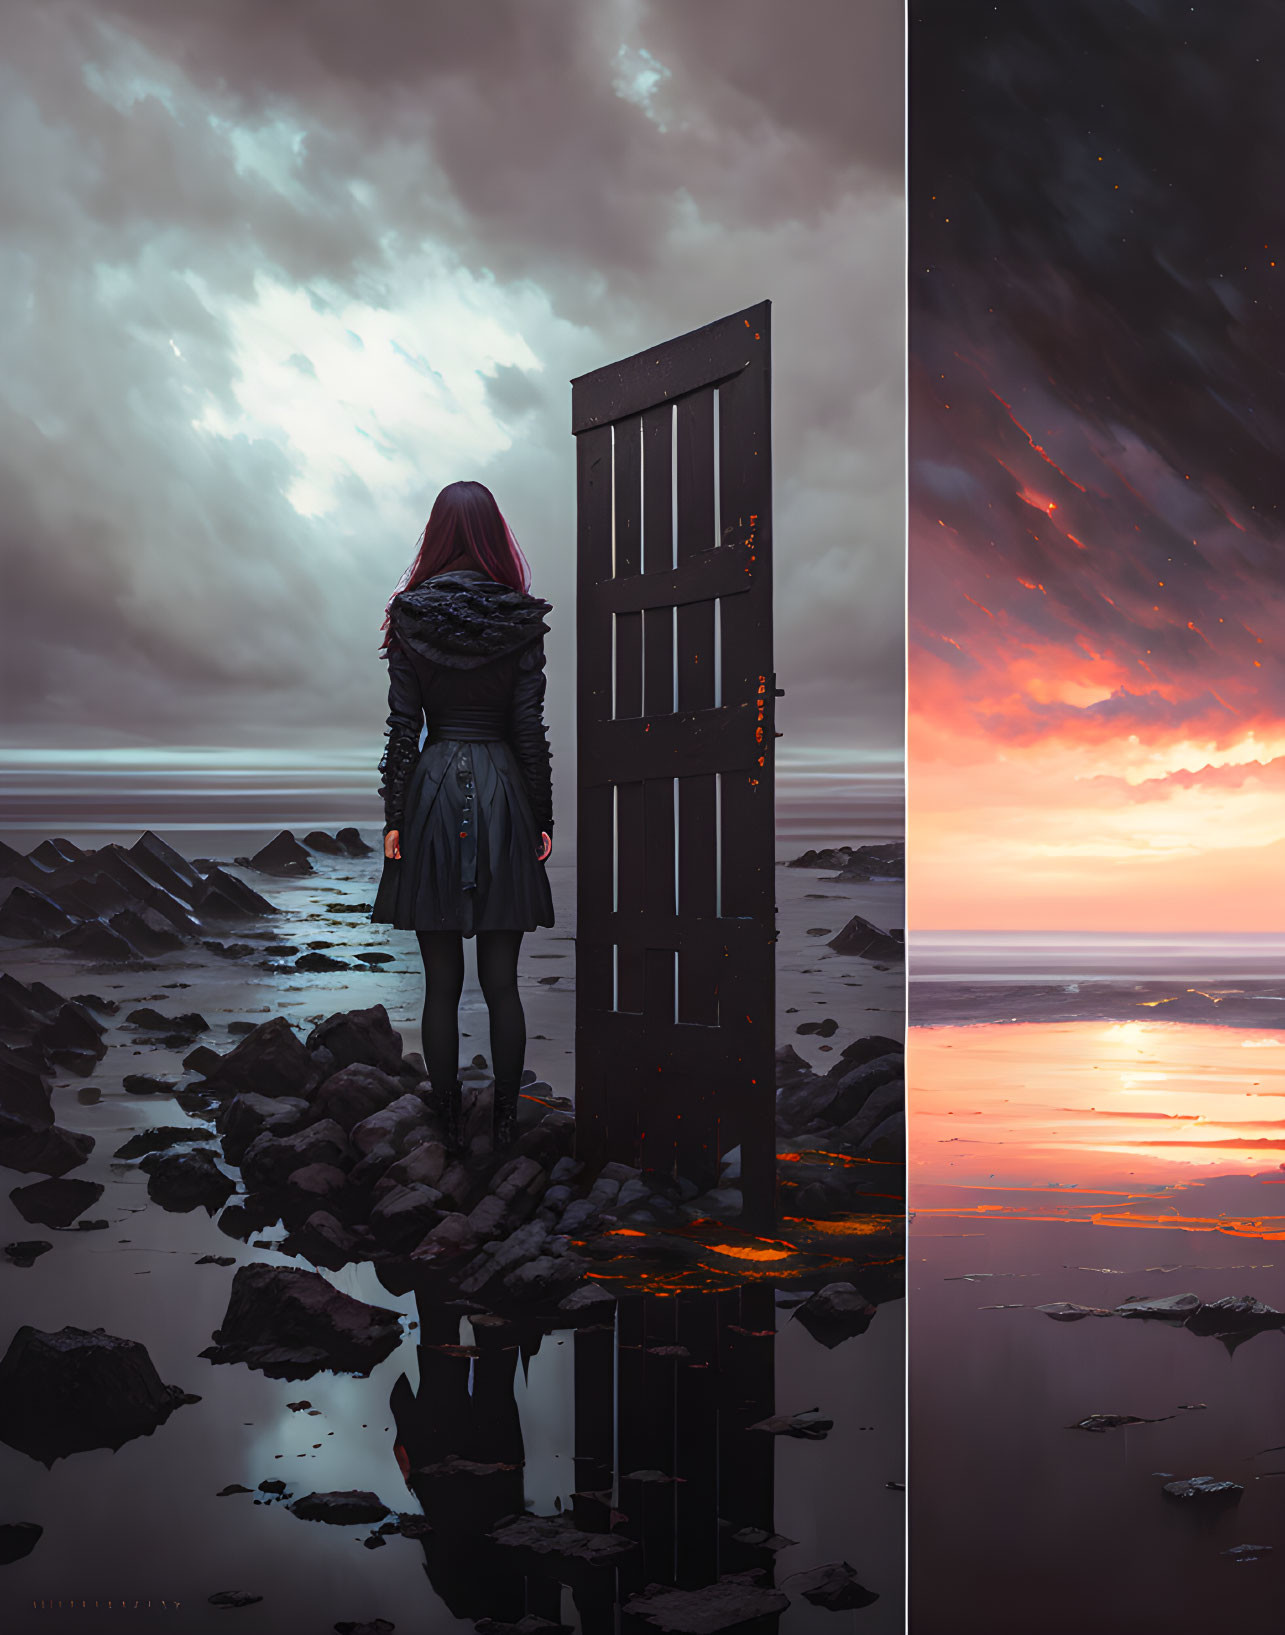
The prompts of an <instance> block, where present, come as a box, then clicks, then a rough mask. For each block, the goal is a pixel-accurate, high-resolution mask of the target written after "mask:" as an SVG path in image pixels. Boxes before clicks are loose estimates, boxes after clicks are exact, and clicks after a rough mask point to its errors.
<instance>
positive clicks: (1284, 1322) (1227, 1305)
mask: <svg viewBox="0 0 1285 1635" xmlns="http://www.w3.org/2000/svg"><path fill="white" fill-rule="evenodd" d="M1187 1327H1188V1328H1189V1329H1190V1330H1191V1332H1192V1333H1193V1334H1208V1335H1215V1336H1220V1337H1221V1336H1223V1335H1232V1334H1255V1333H1257V1332H1258V1331H1259V1330H1260V1329H1273V1328H1282V1327H1285V1312H1279V1311H1277V1310H1276V1308H1275V1307H1274V1306H1268V1305H1265V1304H1264V1303H1263V1302H1262V1301H1261V1300H1256V1299H1255V1298H1254V1296H1253V1295H1252V1294H1229V1295H1224V1296H1223V1298H1222V1299H1221V1300H1209V1301H1206V1302H1204V1303H1203V1304H1201V1305H1199V1306H1198V1307H1197V1308H1196V1310H1195V1311H1193V1312H1192V1313H1191V1315H1190V1316H1189V1317H1188V1318H1187Z"/></svg>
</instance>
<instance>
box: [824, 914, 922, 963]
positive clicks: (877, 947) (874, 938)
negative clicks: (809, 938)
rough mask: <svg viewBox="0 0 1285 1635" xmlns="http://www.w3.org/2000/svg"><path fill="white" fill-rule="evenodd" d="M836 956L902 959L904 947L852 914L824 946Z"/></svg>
mask: <svg viewBox="0 0 1285 1635" xmlns="http://www.w3.org/2000/svg"><path fill="white" fill-rule="evenodd" d="M826 947H827V948H833V949H834V951H835V953H836V954H849V955H852V956H854V957H856V958H858V959H903V958H904V957H905V953H906V950H905V945H904V944H903V943H901V942H899V941H898V940H897V938H896V937H892V936H889V934H888V933H887V932H886V931H881V930H880V929H879V927H878V926H877V925H874V924H873V923H872V922H871V921H870V920H866V919H863V918H862V917H861V915H860V914H854V915H853V916H852V918H851V919H850V920H849V921H848V923H847V924H846V925H845V926H844V927H843V929H842V930H841V931H840V932H839V933H838V935H837V936H834V937H831V938H830V940H829V942H828V943H827V944H826Z"/></svg>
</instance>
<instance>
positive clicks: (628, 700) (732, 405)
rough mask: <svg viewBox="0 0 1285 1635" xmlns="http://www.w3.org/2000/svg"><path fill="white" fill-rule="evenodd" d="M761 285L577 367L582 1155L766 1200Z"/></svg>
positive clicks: (771, 977) (766, 682)
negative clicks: (682, 331)
mask: <svg viewBox="0 0 1285 1635" xmlns="http://www.w3.org/2000/svg"><path fill="white" fill-rule="evenodd" d="M770 315H771V304H770V302H767V301H763V302H760V303H759V304H758V305H757V306H753V307H748V308H746V309H745V310H744V311H743V312H738V313H733V314H732V315H731V316H730V317H727V318H721V319H719V320H718V321H717V322H716V323H712V324H707V325H706V326H705V327H704V328H703V329H697V330H693V331H692V332H691V333H690V334H687V335H680V336H678V337H677V338H676V339H674V340H670V341H667V342H665V343H664V344H663V345H661V346H658V347H653V348H651V349H650V350H648V351H646V352H640V353H638V354H637V355H636V356H635V357H632V358H626V359H624V360H623V361H622V362H619V363H615V364H611V365H608V366H607V367H605V368H603V369H598V370H595V371H594V372H593V373H592V374H588V375H582V376H580V377H579V378H578V379H577V380H575V381H574V382H573V383H572V429H573V431H574V433H575V436H576V451H577V561H578V566H577V642H578V652H579V656H578V672H577V679H578V686H577V714H578V729H577V730H578V739H579V770H578V808H577V826H578V835H577V850H578V856H577V864H578V873H577V937H576V960H577V963H576V1039H575V1045H576V1050H575V1061H576V1118H577V1139H578V1142H579V1148H578V1150H579V1152H580V1154H581V1156H584V1157H588V1158H590V1159H591V1160H593V1159H600V1158H606V1157H611V1158H616V1159H620V1160H622V1161H624V1162H626V1163H629V1164H635V1165H640V1166H642V1167H645V1168H649V1169H654V1170H656V1171H659V1172H661V1173H664V1174H670V1175H672V1174H675V1173H678V1174H683V1175H686V1176H688V1177H689V1178H690V1179H691V1180H693V1181H695V1182H696V1183H697V1184H698V1185H700V1186H702V1187H705V1186H708V1185H710V1184H712V1183H713V1182H714V1181H716V1180H717V1177H718V1168H719V1157H720V1155H721V1154H722V1153H724V1152H726V1151H727V1150H728V1149H729V1148H731V1147H733V1146H735V1145H737V1144H738V1143H739V1144H740V1146H741V1149H742V1154H741V1157H742V1162H741V1171H742V1187H743V1190H744V1196H745V1207H746V1213H747V1216H753V1217H754V1218H755V1219H757V1220H758V1221H759V1222H761V1223H766V1222H767V1221H769V1220H770V1219H771V1218H772V1217H773V1215H774V1194H775V1181H774V1174H775V1118H774V1110H775V1086H774V1071H773V1051H774V1044H775V1039H774V1026H775V969H774V954H775V949H774V943H775V936H776V926H775V919H774V915H775V902H774V896H773V893H774V875H773V870H774V866H775V859H774V844H775V837H774V812H773V802H774V761H775V757H774V753H773V731H774V729H773V722H774V716H775V697H776V688H775V676H774V674H773V672H772V574H771V539H772V528H771V520H772V519H771V509H772V476H771V425H770V406H771V396H770V393H771V374H770V339H771V336H770V328H769V324H770Z"/></svg>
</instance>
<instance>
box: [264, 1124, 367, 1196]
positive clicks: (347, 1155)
mask: <svg viewBox="0 0 1285 1635" xmlns="http://www.w3.org/2000/svg"><path fill="white" fill-rule="evenodd" d="M352 1162H353V1150H352V1147H351V1146H350V1145H349V1141H348V1137H347V1136H346V1135H345V1133H344V1131H343V1130H342V1129H341V1128H340V1127H339V1125H338V1124H336V1123H335V1121H334V1120H333V1119H329V1118H327V1119H322V1121H321V1122H320V1123H319V1124H309V1125H308V1126H306V1128H304V1129H302V1130H296V1131H294V1133H293V1134H291V1135H282V1136H276V1135H271V1134H264V1135H260V1136H257V1137H256V1138H255V1139H254V1141H252V1142H251V1143H250V1145H249V1146H248V1147H247V1148H246V1150H245V1152H244V1153H243V1154H242V1157H241V1173H242V1175H243V1176H244V1177H245V1180H246V1184H247V1185H249V1186H252V1187H259V1188H268V1187H278V1186H281V1185H282V1183H283V1182H284V1181H285V1180H286V1178H287V1177H288V1176H289V1175H291V1174H292V1173H293V1172H294V1171H295V1170H297V1169H302V1168H303V1167H304V1166H305V1165H308V1164H333V1165H334V1166H335V1168H336V1169H348V1168H350V1167H351V1165H352Z"/></svg>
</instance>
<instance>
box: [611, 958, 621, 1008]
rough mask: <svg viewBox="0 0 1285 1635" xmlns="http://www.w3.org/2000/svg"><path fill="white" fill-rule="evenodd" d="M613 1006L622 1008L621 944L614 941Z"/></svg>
mask: <svg viewBox="0 0 1285 1635" xmlns="http://www.w3.org/2000/svg"><path fill="white" fill-rule="evenodd" d="M611 1008H612V1010H613V1011H618V1010H619V1009H620V946H619V944H618V943H614V942H613V943H612V945H611Z"/></svg>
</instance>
